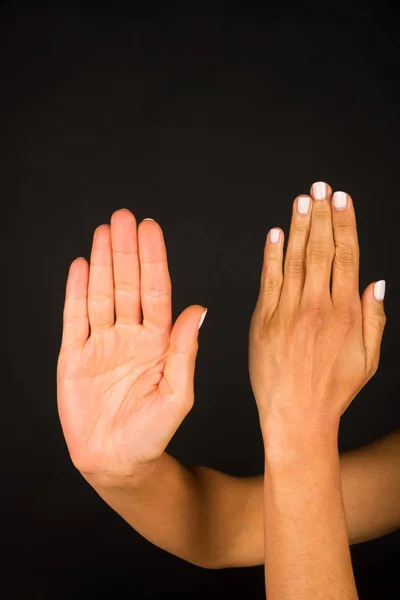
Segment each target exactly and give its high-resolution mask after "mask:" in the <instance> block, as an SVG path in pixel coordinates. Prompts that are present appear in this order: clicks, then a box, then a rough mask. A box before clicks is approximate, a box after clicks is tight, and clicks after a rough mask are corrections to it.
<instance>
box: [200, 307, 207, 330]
mask: <svg viewBox="0 0 400 600" xmlns="http://www.w3.org/2000/svg"><path fill="white" fill-rule="evenodd" d="M207 310H208V308H206V310H205V311H204V312H203V313H201V317H200V322H199V327H198V329H200V327H201V326H202V325H203V321H204V319H205V318H206V314H207Z"/></svg>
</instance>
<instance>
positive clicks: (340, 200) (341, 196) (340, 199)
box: [333, 192, 347, 209]
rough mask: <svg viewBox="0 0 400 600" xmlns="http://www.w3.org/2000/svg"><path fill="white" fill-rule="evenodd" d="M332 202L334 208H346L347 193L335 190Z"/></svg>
mask: <svg viewBox="0 0 400 600" xmlns="http://www.w3.org/2000/svg"><path fill="white" fill-rule="evenodd" d="M333 204H334V206H335V208H339V209H341V208H346V204H347V194H346V193H345V192H335V193H334V194H333Z"/></svg>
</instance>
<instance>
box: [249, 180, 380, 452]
mask: <svg viewBox="0 0 400 600" xmlns="http://www.w3.org/2000/svg"><path fill="white" fill-rule="evenodd" d="M283 237H284V235H283V231H282V230H281V229H278V228H277V229H273V230H271V231H270V232H269V234H268V236H267V241H266V245H265V253H264V264H263V270H262V275H261V286H260V293H259V297H258V301H257V305H256V308H255V310H254V313H253V316H252V320H251V326H250V348H249V350H250V353H249V368H250V379H251V383H252V387H253V391H254V394H255V397H256V401H257V405H258V409H259V414H260V421H261V426H262V429H263V432H265V431H266V429H268V436H267V438H266V441H267V442H268V443H269V442H271V440H272V439H273V437H274V435H275V434H274V432H276V433H277V432H278V431H280V433H277V435H278V436H280V437H281V439H282V430H283V429H284V430H285V431H286V432H287V433H286V435H287V434H288V435H289V436H290V435H292V434H293V433H294V432H296V433H297V434H301V432H302V431H303V430H304V431H306V430H308V431H311V430H313V431H314V432H317V431H318V430H319V431H321V430H323V431H324V432H326V431H327V429H328V428H329V427H330V428H331V429H332V431H336V428H337V427H338V423H339V419H340V416H341V415H342V413H343V412H344V411H345V409H346V408H347V406H348V405H349V404H350V402H351V401H352V399H353V398H354V397H355V396H356V394H357V393H358V392H359V390H360V389H361V388H362V387H363V386H364V385H365V383H366V382H367V381H368V379H370V377H372V375H373V374H374V373H375V371H376V369H377V367H378V362H379V354H380V345H381V340H382V334H383V329H384V326H385V321H386V317H385V313H384V308H383V302H382V300H383V295H384V286H385V282H384V281H380V282H376V283H375V284H370V285H369V286H368V287H367V288H366V290H365V291H364V293H363V295H362V298H361V299H360V296H359V290H358V270H359V248H358V241H357V229H356V220H355V213H354V207H353V202H352V199H351V197H350V196H349V195H348V194H346V193H344V192H336V193H335V194H334V195H333V196H332V190H331V188H330V186H329V185H327V184H325V183H323V182H318V183H317V184H314V185H313V187H312V190H311V195H302V196H299V197H297V198H296V200H295V201H294V204H293V215H292V223H291V228H290V237H289V241H288V246H287V251H286V256H285V264H284V273H283V268H282V262H283ZM269 425H270V426H269ZM336 433H337V431H336Z"/></svg>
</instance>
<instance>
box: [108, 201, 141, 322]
mask: <svg viewBox="0 0 400 600" xmlns="http://www.w3.org/2000/svg"><path fill="white" fill-rule="evenodd" d="M111 244H112V253H113V271H114V300H115V316H116V322H117V323H118V324H127V325H137V324H138V323H141V322H142V308H141V305H140V266H139V254H138V247H137V233H136V219H135V217H134V215H133V214H132V213H131V212H130V211H129V210H127V209H125V208H123V209H121V210H117V211H116V212H115V213H114V214H113V215H112V217H111Z"/></svg>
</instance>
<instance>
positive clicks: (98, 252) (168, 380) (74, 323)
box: [57, 209, 205, 476]
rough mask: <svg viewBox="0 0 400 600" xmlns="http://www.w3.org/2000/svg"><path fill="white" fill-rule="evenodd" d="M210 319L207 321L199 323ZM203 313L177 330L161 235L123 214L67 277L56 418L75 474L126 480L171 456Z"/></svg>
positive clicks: (190, 311) (189, 396)
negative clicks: (169, 448)
mask: <svg viewBox="0 0 400 600" xmlns="http://www.w3.org/2000/svg"><path fill="white" fill-rule="evenodd" d="M202 315H203V316H202ZM204 316H205V309H204V308H203V307H201V306H199V305H193V306H190V307H189V308H187V309H186V310H184V311H183V312H182V313H181V315H180V316H179V317H178V319H177V320H176V322H175V324H174V326H173V327H172V312H171V281H170V277H169V272H168V263H167V253H166V248H165V243H164V237H163V233H162V230H161V227H160V226H159V225H158V224H157V223H156V222H154V221H153V220H145V221H143V222H142V223H141V224H140V225H139V227H138V228H137V226H136V220H135V217H134V216H133V214H132V213H131V212H130V211H128V210H126V209H121V210H118V211H116V212H115V213H114V214H113V215H112V218H111V226H110V225H108V224H104V225H100V226H99V227H98V228H97V229H96V231H95V233H94V238H93V246H92V252H91V258H90V267H89V265H88V263H87V261H86V260H85V259H84V258H77V259H76V260H74V261H73V263H72V264H71V267H70V271H69V275H68V280H67V287H66V298H65V307H64V323H63V335H62V343H61V350H60V354H59V358H58V367H57V393H58V411H59V416H60V420H61V424H62V428H63V432H64V436H65V439H66V442H67V446H68V449H69V452H70V456H71V459H72V461H73V463H74V465H75V466H76V468H77V469H78V470H79V471H81V472H82V474H84V475H96V474H99V475H106V476H107V475H110V476H115V475H118V476H120V475H122V476H124V475H127V476H130V475H132V474H133V473H135V471H136V470H140V468H141V467H143V466H145V465H148V464H149V463H151V462H152V461H154V460H155V459H157V458H158V457H159V456H160V455H161V454H162V453H163V452H164V450H165V448H166V446H167V444H168V442H169V441H170V439H171V437H172V436H173V435H174V433H175V431H176V430H177V428H178V427H179V425H180V423H181V422H182V420H183V419H184V417H185V416H186V415H187V413H188V412H189V411H190V409H191V407H192V405H193V400H194V389H193V387H194V386H193V378H194V369H195V359H196V354H197V349H198V329H199V326H200V324H201V321H202V318H204Z"/></svg>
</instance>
